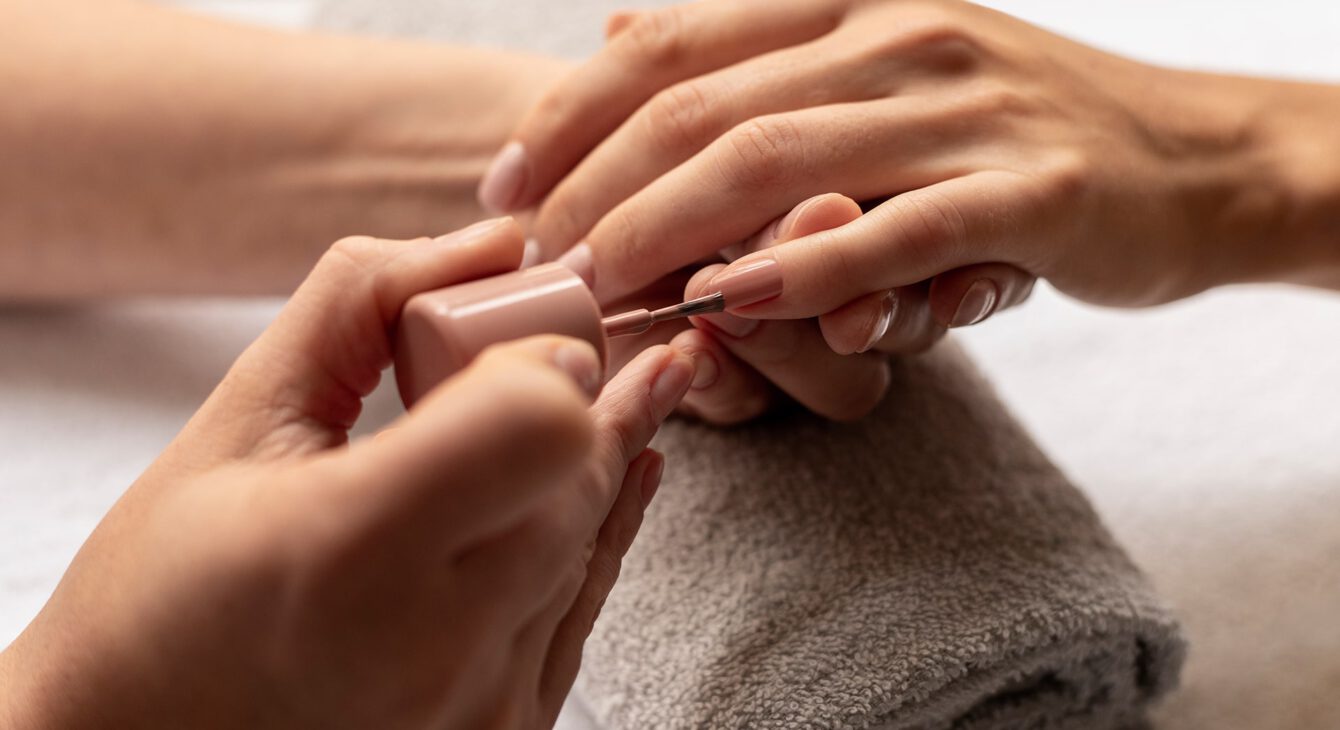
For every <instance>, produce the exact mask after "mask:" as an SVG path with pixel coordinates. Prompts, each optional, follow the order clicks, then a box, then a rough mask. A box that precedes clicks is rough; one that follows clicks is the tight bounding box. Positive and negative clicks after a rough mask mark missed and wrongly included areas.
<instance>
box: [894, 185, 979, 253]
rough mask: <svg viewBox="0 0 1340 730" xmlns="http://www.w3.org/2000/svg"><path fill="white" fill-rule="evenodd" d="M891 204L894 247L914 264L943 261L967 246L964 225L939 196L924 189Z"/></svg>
mask: <svg viewBox="0 0 1340 730" xmlns="http://www.w3.org/2000/svg"><path fill="white" fill-rule="evenodd" d="M891 202H892V204H893V213H894V220H895V221H897V225H898V229H899V230H898V246H899V248H900V249H901V250H902V251H903V252H904V253H905V254H906V255H908V256H909V257H911V258H913V259H914V260H918V261H928V262H934V261H938V260H943V259H945V258H947V257H948V256H949V255H950V254H952V253H953V252H956V251H958V250H960V249H961V248H962V247H963V246H965V245H966V244H967V238H968V231H967V222H966V220H965V219H964V217H963V214H962V212H961V211H960V210H959V208H958V206H957V205H956V204H955V203H954V201H953V200H951V199H949V197H948V196H946V195H944V194H943V193H940V192H937V191H934V190H931V189H926V190H922V191H920V192H919V193H915V194H911V195H903V196H900V197H898V198H894V199H893V201H891Z"/></svg>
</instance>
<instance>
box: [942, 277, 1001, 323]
mask: <svg viewBox="0 0 1340 730" xmlns="http://www.w3.org/2000/svg"><path fill="white" fill-rule="evenodd" d="M999 300H1000V291H999V290H998V289H997V288H996V283H995V282H994V281H991V280H990V279H978V280H977V281H974V282H973V283H972V286H970V287H968V291H966V292H964V294H963V299H961V300H959V303H958V309H957V310H955V311H954V318H953V319H952V320H950V323H949V326H950V327H967V326H969V325H974V324H977V323H978V322H981V321H982V320H984V319H986V318H987V317H989V316H991V312H992V311H994V310H995V308H996V302H997V301H999Z"/></svg>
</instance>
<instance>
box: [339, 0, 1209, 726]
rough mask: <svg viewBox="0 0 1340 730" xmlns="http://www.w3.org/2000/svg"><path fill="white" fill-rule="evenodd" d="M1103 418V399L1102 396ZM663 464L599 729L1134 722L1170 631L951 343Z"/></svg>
mask: <svg viewBox="0 0 1340 730" xmlns="http://www.w3.org/2000/svg"><path fill="white" fill-rule="evenodd" d="M656 4H663V3H658V2H655V1H654V0H634V1H631V2H617V1H616V0H567V2H561V3H554V2H552V1H550V0H511V1H510V2H508V3H505V4H500V3H494V2H482V1H481V0H474V1H473V2H472V1H471V0H327V1H326V2H325V3H323V7H321V8H320V9H319V11H318V13H317V16H316V17H317V23H318V24H319V25H320V26H322V27H326V28H332V29H340V30H358V31H371V32H377V33H382V34H386V35H414V36H419V37H428V38H437V39H441V40H451V41H455V42H475V43H490V42H498V43H500V44H502V45H510V46H513V47H521V48H530V49H532V50H543V51H548V52H553V53H560V54H563V55H568V56H580V55H582V54H584V53H587V52H589V51H590V50H592V49H593V48H594V47H595V46H596V44H598V43H599V39H600V34H599V28H600V25H599V21H600V19H601V17H603V15H604V14H605V13H606V12H608V11H610V10H613V9H616V8H618V7H631V6H648V5H656ZM1095 417H1098V416H1097V414H1096V416H1095ZM658 446H659V447H660V448H661V449H662V450H664V451H665V452H666V454H667V458H668V462H669V467H668V473H667V481H666V484H665V485H664V486H663V487H662V488H661V491H660V494H659V496H658V497H657V500H656V502H655V503H654V504H653V505H652V508H651V511H650V512H649V513H648V516H647V520H646V522H645V524H644V526H643V528H642V534H641V535H640V536H639V538H638V542H637V544H636V545H635V546H634V548H633V551H632V553H631V554H630V555H629V557H628V559H627V561H626V563H625V567H624V572H623V577H622V578H621V579H620V582H619V585H618V586H617V587H616V588H615V590H614V593H613V594H612V595H611V596H610V598H609V601H608V602H607V604H606V606H605V609H604V611H603V614H602V616H601V618H600V620H599V621H598V622H597V624H596V627H595V632H594V634H593V636H592V637H591V640H590V641H589V642H588V644H587V649H586V654H585V660H584V668H583V673H582V676H581V678H580V679H579V688H580V690H581V692H582V695H583V698H584V699H585V700H586V701H587V704H588V705H590V707H591V708H592V710H593V711H594V714H595V715H596V717H597V719H598V720H599V721H600V722H601V724H602V726H603V727H605V728H606V730H624V729H625V728H626V729H629V730H631V729H634V728H636V729H638V730H641V729H643V728H700V727H710V728H718V727H720V728H736V727H749V728H890V729H893V728H896V729H898V730H903V729H905V728H906V729H909V730H911V729H915V730H940V729H941V728H955V729H962V730H977V729H979V728H990V729H992V730H996V729H999V730H1005V729H1012V728H1036V729H1038V730H1050V729H1052V728H1057V729H1059V728H1084V729H1086V730H1090V729H1092V730H1104V729H1105V728H1123V727H1130V726H1137V725H1139V724H1140V722H1141V719H1142V717H1143V715H1144V711H1145V709H1146V707H1148V705H1149V704H1150V703H1152V702H1153V701H1154V700H1155V699H1157V698H1158V697H1159V696H1161V695H1162V694H1164V693H1165V692H1167V691H1168V690H1169V689H1170V688H1172V687H1173V686H1174V684H1175V683H1176V679H1177V675H1178V671H1179V669H1180V667H1181V662H1182V657H1183V653H1184V645H1183V642H1182V640H1181V637H1180V634H1179V633H1178V628H1177V625H1176V623H1175V621H1174V620H1173V618H1172V617H1171V615H1170V614H1169V613H1168V611H1167V610H1166V609H1165V608H1164V607H1163V606H1162V605H1161V604H1160V602H1159V601H1158V599H1157V597H1156V596H1155V595H1154V593H1153V592H1152V590H1151V589H1150V587H1149V585H1148V583H1147V581H1146V580H1145V579H1144V577H1143V576H1142V575H1141V574H1140V572H1139V571H1138V570H1137V569H1136V568H1135V567H1134V566H1133V565H1132V564H1131V562H1130V561H1129V559H1127V557H1126V555H1125V554H1124V553H1123V552H1122V550H1121V548H1120V547H1119V546H1117V545H1116V544H1115V543H1114V542H1113V540H1112V538H1111V536H1110V535H1109V534H1108V533H1107V531H1106V530H1105V529H1104V528H1103V526H1102V524H1101V523H1100V521H1099V520H1098V518H1097V516H1096V515H1095V514H1094V512H1093V510H1092V509H1091V508H1090V507H1089V505H1088V503H1087V501H1086V500H1085V499H1084V497H1083V496H1082V495H1081V494H1080V493H1079V492H1078V491H1077V490H1076V489H1075V488H1074V487H1073V486H1071V485H1070V484H1069V482H1067V481H1066V479H1065V477H1064V476H1062V475H1061V474H1060V473H1059V472H1058V471H1057V470H1056V468H1055V467H1054V466H1052V464H1051V463H1050V462H1049V461H1048V460H1047V459H1046V457H1045V456H1043V455H1042V454H1041V453H1040V452H1039V451H1038V449H1037V448H1036V446H1034V445H1033V443H1032V441H1031V440H1030V439H1029V438H1028V436H1027V435H1026V434H1025V433H1024V432H1023V431H1022V430H1021V429H1020V428H1019V426H1018V425H1017V424H1016V423H1015V422H1014V421H1013V420H1012V419H1011V418H1010V417H1009V415H1008V414H1006V413H1005V411H1004V409H1003V408H1002V407H1001V405H1000V404H999V402H998V401H997V400H996V398H995V396H994V395H993V394H992V392H991V389H990V387H989V386H988V385H987V384H986V383H984V382H983V381H982V380H981V378H980V377H979V376H978V375H977V374H976V372H975V370H974V368H973V367H972V366H971V365H970V364H969V363H968V361H967V360H966V358H964V357H963V355H962V354H961V353H960V352H959V351H958V350H957V349H956V348H954V347H952V346H943V347H941V348H938V349H937V350H936V351H935V352H933V353H931V354H930V355H927V356H924V357H921V358H913V359H906V360H901V361H897V362H896V363H895V365H894V384H893V390H892V394H891V395H890V397H889V399H888V400H887V401H886V402H885V403H884V405H883V406H882V407H881V408H880V410H879V411H878V412H877V413H876V414H875V415H873V416H872V417H871V418H869V419H867V420H865V421H863V422H861V423H859V424H852V425H834V424H831V423H825V422H822V421H819V420H817V419H814V418H812V417H809V416H807V415H804V414H798V413H797V414H791V415H788V416H784V417H777V418H772V419H770V420H768V421H765V422H761V423H757V424H754V425H751V426H748V427H745V428H737V429H730V430H720V429H713V428H709V427H705V426H701V425H694V424H689V423H672V424H670V425H668V426H667V427H666V429H665V430H664V432H663V433H662V435H661V436H660V437H659V439H658Z"/></svg>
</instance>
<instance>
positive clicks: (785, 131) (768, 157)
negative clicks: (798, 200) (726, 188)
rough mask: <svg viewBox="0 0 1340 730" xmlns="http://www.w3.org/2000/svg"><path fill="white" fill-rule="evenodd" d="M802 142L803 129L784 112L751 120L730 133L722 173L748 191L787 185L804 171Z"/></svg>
mask: <svg viewBox="0 0 1340 730" xmlns="http://www.w3.org/2000/svg"><path fill="white" fill-rule="evenodd" d="M801 141H802V139H801V135H800V130H799V129H798V128H797V127H796V124H795V123H794V122H793V121H791V120H790V119H789V118H787V117H786V116H784V115H776V116H770V117H760V118H757V119H751V120H749V121H747V122H744V123H742V124H740V125H739V126H737V127H735V128H734V129H732V130H731V131H730V133H729V134H727V135H726V137H725V140H724V141H723V142H724V148H723V150H722V152H723V157H724V159H723V160H722V162H721V163H720V164H721V165H722V169H721V173H722V175H723V177H724V178H725V179H726V182H727V183H729V184H730V185H733V186H735V187H737V188H740V189H743V190H745V191H761V190H766V189H770V188H774V187H777V186H779V185H784V184H785V183H786V182H787V181H789V180H791V179H794V178H795V177H797V176H799V175H800V174H801V173H802V171H803V167H804V157H803V148H802V146H801Z"/></svg>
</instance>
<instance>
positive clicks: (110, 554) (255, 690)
mask: <svg viewBox="0 0 1340 730" xmlns="http://www.w3.org/2000/svg"><path fill="white" fill-rule="evenodd" d="M521 255H522V239H521V232H520V229H519V228H517V226H516V225H515V224H514V223H512V222H510V221H495V222H490V223H486V224H481V225H479V226H476V227H474V228H471V229H467V230H466V231H464V232H461V233H458V234H455V235H452V236H446V237H443V238H440V239H437V240H432V241H429V240H426V239H425V240H419V241H413V242H391V241H379V240H372V239H349V240H346V241H342V242H340V243H338V244H336V245H335V247H334V248H333V249H331V251H330V252H329V253H328V254H327V255H326V256H325V257H324V258H323V259H322V260H321V262H320V263H319V264H318V266H317V267H316V269H315V271H314V272H313V273H312V274H311V276H310V277H309V278H308V280H307V281H306V282H305V283H304V284H303V285H302V287H301V288H300V289H299V290H298V291H297V293H296V294H295V295H294V296H293V298H292V300H291V301H290V302H289V304H288V305H287V306H286V307H285V308H284V310H283V312H282V313H281V314H280V316H279V318H278V319H277V320H276V321H275V322H274V324H273V325H272V326H271V327H270V328H269V329H268V330H267V331H266V332H265V333H264V334H263V335H262V336H261V337H260V338H259V339H258V340H257V341H256V342H255V343H254V344H253V345H252V346H251V347H250V348H248V349H247V350H246V352H245V353H243V354H242V356H241V357H240V358H239V359H238V361H237V363H236V364H235V365H234V367H233V368H232V369H231V370H230V371H229V373H228V375H227V376H226V377H225V379H224V380H223V382H222V383H221V384H220V385H219V387H218V389H217V390H216V391H215V392H214V393H213V395H211V396H210V398H209V399H208V401H207V402H206V403H205V405H204V406H203V407H202V408H201V409H200V411H199V412H198V413H197V414H196V416H195V417H194V418H193V419H192V420H191V422H190V423H189V424H188V425H187V426H186V428H185V429H184V430H183V431H182V433H181V434H180V435H179V436H178V438H177V439H176V440H175V441H174V442H173V443H172V444H171V445H170V446H169V447H168V449H167V450H166V451H165V452H164V453H163V455H162V456H161V457H160V458H159V459H158V460H157V461H156V462H155V463H154V464H153V465H152V466H151V467H150V468H149V469H148V470H147V471H146V472H145V474H144V475H143V477H142V478H141V479H140V480H139V481H137V482H136V483H135V485H134V486H133V487H132V488H131V489H130V490H129V491H128V492H127V493H126V495H125V496H124V497H123V498H122V500H121V501H120V502H118V504H117V505H116V506H115V507H114V508H113V509H112V511H111V512H110V513H109V514H108V515H107V517H106V518H105V519H104V520H103V522H102V524H101V525H99V527H98V529H97V530H96V532H95V533H94V534H93V535H92V537H90V538H89V540H88V542H87V543H86V544H85V545H84V548H83V549H82V550H81V551H80V553H79V555H78V556H77V557H76V558H75V561H74V563H73V564H72V565H71V566H70V568H69V571H68V572H67V573H66V575H65V578H64V579H63V580H62V582H61V584H60V586H59V588H58V589H57V591H56V593H55V595H53V597H52V598H51V600H50V602H49V603H48V604H47V606H46V607H45V608H44V609H43V611H42V613H41V614H40V615H39V617H38V618H37V619H35V620H34V622H33V623H32V624H31V625H30V626H29V627H28V629H27V630H26V631H25V632H24V634H23V635H22V636H21V637H20V638H19V639H18V640H17V641H16V642H15V643H14V644H13V645H12V646H11V647H10V648H9V649H8V650H6V651H5V652H4V654H2V655H0V725H4V726H5V727H26V728H45V727H94V726H97V727H240V726H247V727H360V728H361V727H386V728H420V727H421V728H442V727H462V728H473V727H536V726H543V725H547V724H548V723H551V722H552V721H553V719H554V717H555V716H556V715H557V712H558V709H559V707H560V705H561V703H562V701H563V698H564V696H565V695H566V693H567V690H568V688H569V686H570V684H571V682H572V680H573V677H574V675H575V673H576V669H577V664H578V661H579V658H580V654H581V646H582V643H583V641H584V640H585V637H586V635H587V632H588V630H589V629H590V627H591V624H592V622H593V621H594V619H595V616H596V613H597V612H598V610H599V606H600V604H601V602H602V600H603V599H604V597H605V595H606V593H607V592H608V591H609V589H610V587H611V585H612V583H613V581H614V580H615V577H616V575H617V573H618V570H619V563H620V559H621V557H622V555H623V553H624V551H625V550H626V549H627V548H628V546H629V543H630V541H631V540H632V539H633V536H634V534H635V533H636V532H637V529H638V526H639V523H640V520H641V517H642V512H643V509H644V508H645V506H646V504H647V502H648V500H650V499H651V496H652V494H653V493H654V491H655V489H656V486H657V484H658V483H659V478H660V471H661V467H662V462H661V458H660V456H659V455H657V454H655V453H654V452H651V451H647V450H644V447H645V446H646V444H647V442H648V440H649V439H650V438H651V436H652V434H653V432H654V431H655V430H656V428H657V427H658V425H659V422H660V421H661V419H663V418H664V417H665V416H666V415H667V414H668V413H669V412H670V411H671V410H672V409H673V408H674V407H675V405H676V404H677V403H678V401H679V399H680V396H681V395H682V394H683V393H684V391H685V390H686V389H687V388H688V385H689V382H690V380H691V379H692V377H693V370H692V365H691V363H690V361H689V358H688V357H687V356H686V355H684V354H682V353H677V352H675V351H673V350H671V349H669V348H664V347H662V348H656V349H654V350H650V351H648V352H645V353H643V354H642V355H641V356H639V357H638V358H636V359H635V360H634V362H632V363H631V364H630V365H629V366H628V367H626V368H625V369H624V370H623V372H621V373H620V374H619V375H618V376H617V377H615V378H614V379H613V380H612V381H611V382H610V383H609V384H608V385H607V386H606V387H605V388H604V391H603V393H601V395H600V396H599V398H598V399H597V400H596V401H595V403H594V405H591V401H592V398H593V397H594V396H595V392H596V390H597V389H598V387H599V385H598V384H599V382H600V380H601V373H600V363H599V362H598V360H597V356H596V353H595V352H594V350H593V349H592V348H591V347H590V346H589V345H587V344H585V343H582V342H578V341H575V340H568V339H565V338H558V337H539V338H534V339H531V340H526V341H522V342H518V343H515V344H511V345H507V346H501V347H497V348H494V349H492V350H490V351H488V352H486V353H485V354H484V355H482V356H481V357H480V358H479V359H478V360H477V361H476V362H475V363H474V364H473V365H471V366H470V367H469V368H467V369H466V370H464V371H462V372H461V373H460V374H458V375H457V376H456V377H454V378H452V379H450V380H449V381H447V382H446V383H444V384H443V385H442V386H440V387H439V388H438V389H437V390H436V391H434V392H433V393H431V394H430V395H429V396H428V397H426V398H425V399H423V400H422V401H421V402H420V403H419V404H418V405H416V407H415V408H414V409H413V410H412V411H411V412H409V413H408V414H407V415H406V416H404V417H403V418H402V419H401V420H400V421H399V422H397V423H396V424H395V425H394V426H393V427H392V428H389V429H387V430H386V431H385V432H383V433H382V434H380V435H378V436H377V437H376V438H372V439H367V440H360V441H356V442H354V443H352V444H347V443H346V438H347V429H348V428H349V426H350V425H351V424H352V423H353V422H354V420H355V418H356V417H357V415H358V413H359V409H360V402H361V400H362V398H363V397H364V396H366V395H367V394H368V393H369V392H370V391H371V390H372V388H373V387H374V386H375V385H376V384H377V382H378V379H379V377H380V374H381V372H382V370H383V369H384V368H385V367H386V366H387V365H388V364H389V363H390V360H391V332H392V331H393V329H394V327H395V323H396V317H397V314H398V313H399V311H400V308H401V306H402V305H403V304H404V302H405V301H406V300H407V299H408V298H409V297H410V296H412V295H414V294H416V293H418V292H421V291H425V290H428V289H433V288H437V287H441V286H445V285H448V284H451V283H455V282H459V281H462V280H466V279H471V278H476V277H480V276H485V275H488V274H493V273H498V272H501V271H505V270H507V269H510V268H513V267H515V266H516V265H517V264H518V263H519V261H520V258H521Z"/></svg>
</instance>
